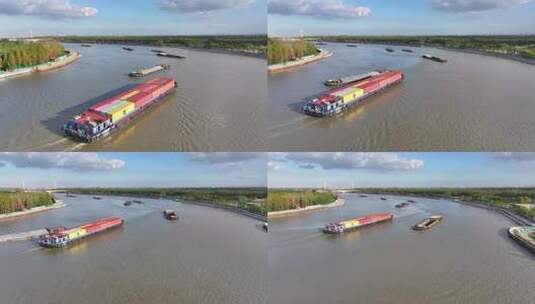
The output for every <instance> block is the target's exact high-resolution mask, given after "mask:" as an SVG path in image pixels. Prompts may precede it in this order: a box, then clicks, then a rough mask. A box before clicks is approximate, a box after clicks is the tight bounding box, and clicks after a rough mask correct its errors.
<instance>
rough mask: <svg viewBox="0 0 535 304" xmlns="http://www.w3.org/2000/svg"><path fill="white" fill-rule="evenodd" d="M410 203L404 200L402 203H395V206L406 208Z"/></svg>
mask: <svg viewBox="0 0 535 304" xmlns="http://www.w3.org/2000/svg"><path fill="white" fill-rule="evenodd" d="M408 205H409V203H407V202H403V203H400V204H397V205H395V206H394V207H396V208H405V207H407V206H408Z"/></svg>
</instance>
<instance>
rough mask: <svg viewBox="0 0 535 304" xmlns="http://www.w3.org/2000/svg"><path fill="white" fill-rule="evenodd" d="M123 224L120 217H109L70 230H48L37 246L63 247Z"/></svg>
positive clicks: (58, 228)
mask: <svg viewBox="0 0 535 304" xmlns="http://www.w3.org/2000/svg"><path fill="white" fill-rule="evenodd" d="M123 223H124V220H123V219H122V218H120V217H109V218H103V219H100V220H98V221H95V222H91V223H87V224H84V225H80V226H76V227H72V228H65V227H57V228H48V229H47V231H48V234H45V235H43V236H41V237H40V238H39V245H41V246H42V247H49V248H59V247H65V246H67V245H69V244H70V243H72V242H74V241H77V240H80V239H83V238H85V237H88V236H91V235H94V234H97V233H99V232H103V231H106V230H108V229H112V228H116V227H119V226H122V225H123Z"/></svg>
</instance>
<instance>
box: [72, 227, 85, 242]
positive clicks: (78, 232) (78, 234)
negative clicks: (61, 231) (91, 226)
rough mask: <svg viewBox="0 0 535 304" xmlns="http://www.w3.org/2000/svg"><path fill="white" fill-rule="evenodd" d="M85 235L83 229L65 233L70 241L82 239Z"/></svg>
mask: <svg viewBox="0 0 535 304" xmlns="http://www.w3.org/2000/svg"><path fill="white" fill-rule="evenodd" d="M86 235H87V231H86V230H85V229H74V230H71V231H69V232H67V236H68V237H69V239H70V240H75V239H78V238H81V237H84V236H86Z"/></svg>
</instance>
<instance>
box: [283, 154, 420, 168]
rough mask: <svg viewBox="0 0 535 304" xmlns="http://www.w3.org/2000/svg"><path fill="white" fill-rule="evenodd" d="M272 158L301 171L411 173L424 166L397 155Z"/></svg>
mask: <svg viewBox="0 0 535 304" xmlns="http://www.w3.org/2000/svg"><path fill="white" fill-rule="evenodd" d="M273 157H278V158H279V159H280V158H281V157H282V158H284V159H285V160H289V161H292V162H294V163H295V164H297V165H298V166H299V167H300V168H303V169H313V168H316V167H321V168H323V169H325V170H332V169H338V170H354V169H365V170H372V171H412V170H417V169H420V168H422V167H423V166H424V161H423V160H420V159H410V158H405V157H402V156H400V155H399V154H397V153H352V152H338V153H320V152H310V153H286V154H277V155H274V156H273ZM279 161H280V160H279Z"/></svg>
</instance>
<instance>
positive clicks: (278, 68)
mask: <svg viewBox="0 0 535 304" xmlns="http://www.w3.org/2000/svg"><path fill="white" fill-rule="evenodd" d="M332 55H333V53H332V52H329V51H327V50H321V51H320V53H319V54H317V55H310V56H305V57H303V58H299V59H297V60H294V61H289V62H284V63H278V64H272V65H270V66H268V72H269V73H279V72H284V71H288V70H290V69H294V68H297V67H300V66H302V65H305V64H309V63H312V62H316V61H319V60H322V59H325V58H328V57H331V56H332Z"/></svg>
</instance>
